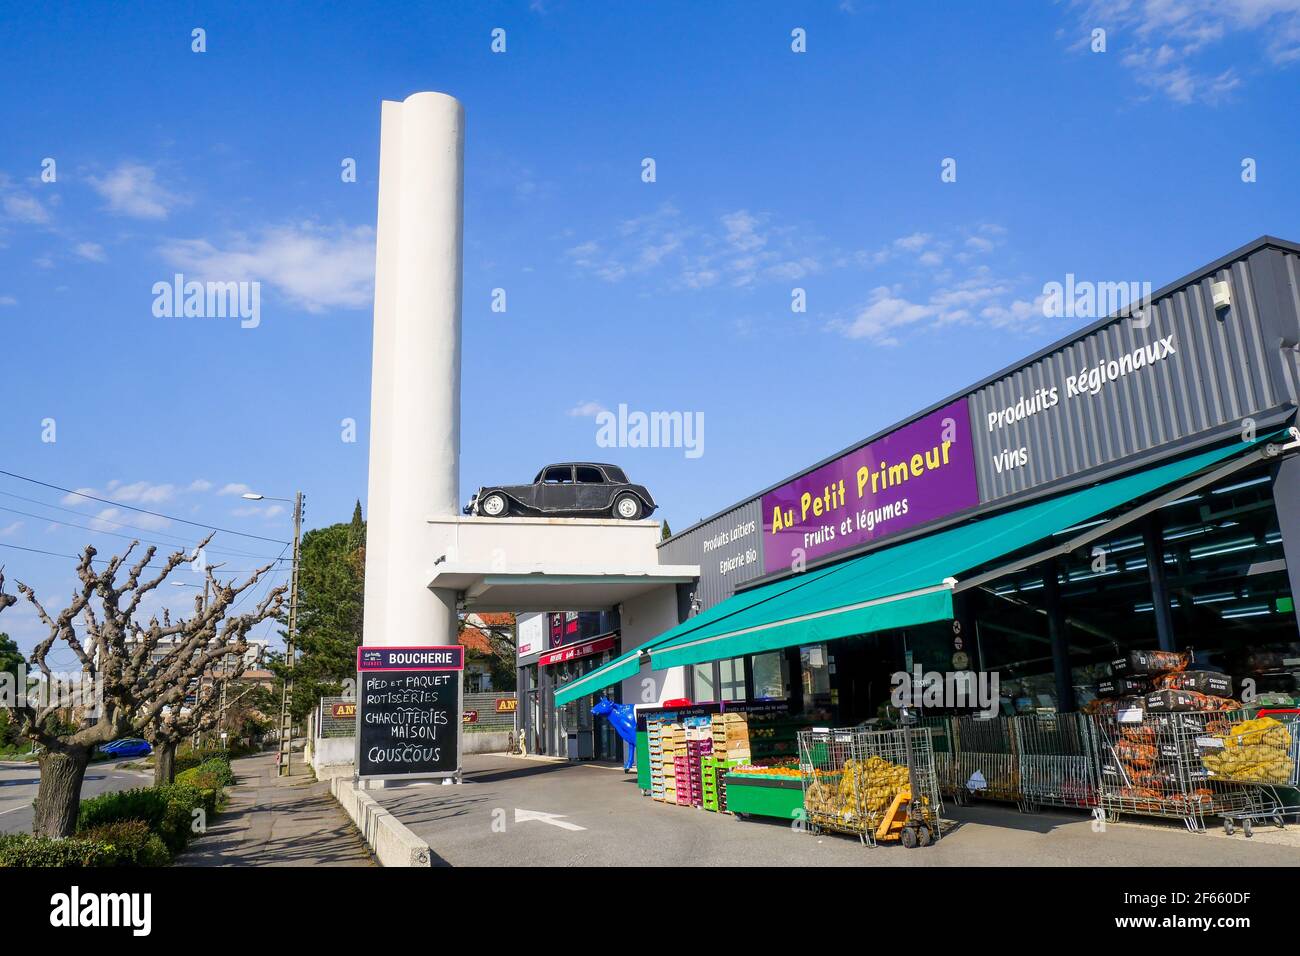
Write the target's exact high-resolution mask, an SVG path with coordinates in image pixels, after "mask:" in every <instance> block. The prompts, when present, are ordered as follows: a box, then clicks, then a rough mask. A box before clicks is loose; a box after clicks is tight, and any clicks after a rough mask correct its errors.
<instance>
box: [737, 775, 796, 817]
mask: <svg viewBox="0 0 1300 956" xmlns="http://www.w3.org/2000/svg"><path fill="white" fill-rule="evenodd" d="M727 810H728V812H730V813H734V814H737V815H741V816H751V815H752V816H756V817H778V818H779V819H782V820H797V819H801V818H802V817H803V784H801V783H800V782H799V781H798V780H779V779H776V778H774V777H773V778H769V779H766V780H757V779H754V778H753V777H738V776H736V775H735V774H734V773H729V774H727Z"/></svg>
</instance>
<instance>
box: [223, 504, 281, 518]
mask: <svg viewBox="0 0 1300 956" xmlns="http://www.w3.org/2000/svg"><path fill="white" fill-rule="evenodd" d="M230 513H231V514H232V515H234V516H235V517H236V518H265V519H266V520H268V521H269V520H271V519H272V518H277V517H279V516H280V515H282V514H284V505H275V504H272V505H241V506H240V507H238V508H233V509H231V512H230Z"/></svg>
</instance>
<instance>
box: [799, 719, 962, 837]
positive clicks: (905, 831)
mask: <svg viewBox="0 0 1300 956" xmlns="http://www.w3.org/2000/svg"><path fill="white" fill-rule="evenodd" d="M799 771H800V777H801V779H802V783H803V807H804V822H805V824H806V826H807V827H808V828H809V829H810V830H811V831H813V832H820V831H823V830H832V831H836V832H840V833H852V834H854V835H856V836H857V837H858V838H859V839H860V840H861V841H862V842H863V843H864V844H865V845H868V846H875V845H876V844H877V843H879V842H882V841H894V840H896V841H898V842H900V843H902V844H903V845H904V846H905V847H909V848H911V847H915V846H927V845H929V844H930V843H933V842H934V841H935V840H938V839H939V837H940V836H941V835H942V834H941V817H942V814H943V803H942V800H941V798H940V795H939V780H938V776H937V774H936V773H935V762H934V750H933V746H932V742H931V739H930V733H929V730H928V729H927V728H924V727H911V728H907V729H903V730H860V729H857V728H844V729H833V730H803V731H800V732H799Z"/></svg>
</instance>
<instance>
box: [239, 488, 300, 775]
mask: <svg viewBox="0 0 1300 956" xmlns="http://www.w3.org/2000/svg"><path fill="white" fill-rule="evenodd" d="M243 497H245V498H247V499H248V500H249V501H285V502H287V501H288V500H289V499H288V498H272V497H270V496H269V495H259V494H256V493H254V492H251V491H250V492H245V493H244V495H243ZM302 500H303V496H302V492H301V491H299V492H297V493H296V494H295V495H294V496H293V564H292V565H291V568H292V570H291V571H290V572H289V629H288V632H287V633H286V635H285V639H284V659H285V668H286V673H285V675H284V690H283V692H282V693H281V695H280V762H279V767H278V768H277V772H278V773H279V775H280V776H281V777H284V776H287V775H288V773H289V759H290V757H291V755H292V753H293V717H292V716H291V715H290V713H289V704H290V702H291V701H292V700H293V665H294V656H295V653H296V652H295V649H294V639H295V637H296V636H297V634H298V558H299V556H300V554H301V551H302V548H301V545H302Z"/></svg>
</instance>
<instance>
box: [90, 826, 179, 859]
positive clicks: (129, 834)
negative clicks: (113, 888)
mask: <svg viewBox="0 0 1300 956" xmlns="http://www.w3.org/2000/svg"><path fill="white" fill-rule="evenodd" d="M77 838H78V839H82V840H89V841H91V842H93V843H97V844H99V845H101V846H103V847H104V848H105V850H106V851H107V856H109V857H111V859H110V860H109V861H108V862H105V863H101V864H99V865H101V866H167V865H168V864H169V863H171V861H172V855H171V853H169V852H168V851H167V846H166V844H164V843H163V841H162V838H161V837H159V836H158V834H156V833H153V832H152V831H150V829H149V824H147V823H145V822H144V821H143V820H122V821H119V822H117V823H106V824H104V825H103V826H98V827H95V828H94V829H93V830H87V831H86V832H85V833H81V834H78V837H77Z"/></svg>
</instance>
